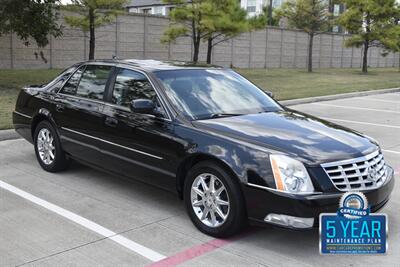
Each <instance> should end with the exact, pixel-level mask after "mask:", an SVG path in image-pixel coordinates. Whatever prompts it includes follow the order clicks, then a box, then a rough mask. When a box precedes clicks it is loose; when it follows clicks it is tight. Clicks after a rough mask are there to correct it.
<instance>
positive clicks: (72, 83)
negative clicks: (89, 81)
mask: <svg viewBox="0 0 400 267" xmlns="http://www.w3.org/2000/svg"><path fill="white" fill-rule="evenodd" d="M84 70H85V66H82V67H80V68H79V69H78V70H77V71H76V72H75V73H74V75H72V76H71V78H70V79H69V80H68V82H67V83H66V84H65V85H64V87H63V88H62V89H61V90H60V93H62V94H66V95H75V94H76V90H77V89H78V85H79V81H80V79H81V76H82V73H83V71H84Z"/></svg>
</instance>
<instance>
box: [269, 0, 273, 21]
mask: <svg viewBox="0 0 400 267" xmlns="http://www.w3.org/2000/svg"><path fill="white" fill-rule="evenodd" d="M272 2H273V1H272V0H269V6H268V25H269V26H272Z"/></svg>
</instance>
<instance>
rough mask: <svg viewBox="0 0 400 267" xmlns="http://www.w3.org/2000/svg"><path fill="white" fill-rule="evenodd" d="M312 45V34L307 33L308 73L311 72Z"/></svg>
mask: <svg viewBox="0 0 400 267" xmlns="http://www.w3.org/2000/svg"><path fill="white" fill-rule="evenodd" d="M313 44H314V33H309V34H308V66H307V70H308V72H312V71H313V64H312V60H313Z"/></svg>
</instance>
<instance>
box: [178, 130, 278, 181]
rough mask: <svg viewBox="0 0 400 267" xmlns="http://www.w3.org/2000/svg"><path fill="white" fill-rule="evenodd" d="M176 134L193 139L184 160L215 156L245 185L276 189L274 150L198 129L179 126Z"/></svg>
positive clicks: (186, 138) (212, 157)
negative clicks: (273, 162) (271, 163)
mask: <svg viewBox="0 0 400 267" xmlns="http://www.w3.org/2000/svg"><path fill="white" fill-rule="evenodd" d="M176 133H177V134H178V135H179V136H181V137H182V138H183V139H185V140H190V141H188V146H187V147H188V148H187V149H186V153H185V154H186V155H185V157H184V158H183V162H184V161H185V160H188V159H190V158H193V157H196V156H201V157H204V158H207V159H215V160H217V161H220V162H222V163H223V164H224V165H225V166H227V167H228V168H229V169H230V170H231V171H232V172H233V173H234V174H235V176H236V177H237V178H238V180H239V182H241V183H243V184H247V183H252V184H257V185H260V186H267V187H271V188H275V181H274V179H273V175H272V169H271V166H270V163H269V155H270V153H272V152H273V151H268V150H266V149H264V148H261V147H260V148H258V147H256V146H254V145H251V144H246V143H243V142H241V141H239V140H234V139H230V138H227V137H225V136H220V135H217V134H215V133H212V132H208V131H203V130H199V129H196V128H190V127H185V126H180V127H177V129H176Z"/></svg>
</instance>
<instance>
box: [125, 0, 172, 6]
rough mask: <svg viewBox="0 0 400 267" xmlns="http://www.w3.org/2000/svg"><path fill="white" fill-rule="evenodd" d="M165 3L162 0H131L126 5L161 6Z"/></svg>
mask: <svg viewBox="0 0 400 267" xmlns="http://www.w3.org/2000/svg"><path fill="white" fill-rule="evenodd" d="M161 5H166V4H165V3H164V1H163V0H131V1H129V3H128V4H127V5H126V6H127V7H143V6H161Z"/></svg>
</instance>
